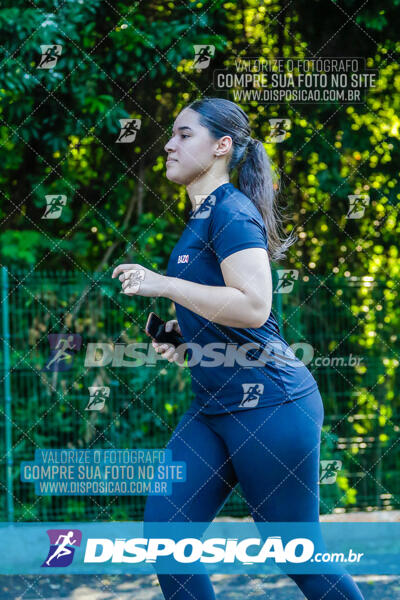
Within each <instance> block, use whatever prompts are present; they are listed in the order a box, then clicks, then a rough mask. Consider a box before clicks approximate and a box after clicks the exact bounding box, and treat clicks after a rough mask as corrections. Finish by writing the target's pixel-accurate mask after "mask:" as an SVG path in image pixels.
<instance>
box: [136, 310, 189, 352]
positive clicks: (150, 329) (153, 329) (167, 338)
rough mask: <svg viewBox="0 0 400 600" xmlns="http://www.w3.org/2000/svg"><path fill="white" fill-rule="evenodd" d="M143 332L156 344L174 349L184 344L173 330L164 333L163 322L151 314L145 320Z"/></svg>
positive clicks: (181, 338)
mask: <svg viewBox="0 0 400 600" xmlns="http://www.w3.org/2000/svg"><path fill="white" fill-rule="evenodd" d="M145 332H146V333H147V335H149V336H150V337H152V338H153V340H155V341H156V342H160V343H166V344H172V345H173V346H175V348H176V347H177V346H180V345H181V344H184V343H185V340H184V339H183V337H182V336H181V335H179V333H178V332H177V331H175V329H173V330H172V331H165V321H163V320H162V319H160V317H159V316H158V315H156V314H155V313H153V312H151V313H150V314H149V316H148V318H147V323H146V327H145Z"/></svg>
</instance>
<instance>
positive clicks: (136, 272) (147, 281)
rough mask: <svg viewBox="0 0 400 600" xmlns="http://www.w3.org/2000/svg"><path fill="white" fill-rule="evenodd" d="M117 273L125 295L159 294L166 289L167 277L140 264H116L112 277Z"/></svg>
mask: <svg viewBox="0 0 400 600" xmlns="http://www.w3.org/2000/svg"><path fill="white" fill-rule="evenodd" d="M117 275H119V280H120V281H122V292H121V293H123V294H126V295H127V296H137V295H138V296H160V295H161V294H162V292H163V291H165V290H166V284H167V281H166V280H167V277H165V275H159V273H155V272H154V271H151V270H150V269H146V267H143V266H142V265H138V264H134V265H118V267H115V269H114V271H113V274H112V278H113V279H114V277H117Z"/></svg>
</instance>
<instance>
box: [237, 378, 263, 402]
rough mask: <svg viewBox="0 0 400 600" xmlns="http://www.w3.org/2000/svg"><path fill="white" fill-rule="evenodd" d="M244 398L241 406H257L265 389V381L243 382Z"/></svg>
mask: <svg viewBox="0 0 400 600" xmlns="http://www.w3.org/2000/svg"><path fill="white" fill-rule="evenodd" d="M242 388H243V398H242V401H241V402H240V404H239V407H240V408H241V407H243V408H244V407H246V408H254V406H257V404H258V401H259V399H260V395H261V394H262V393H263V391H264V384H263V383H242Z"/></svg>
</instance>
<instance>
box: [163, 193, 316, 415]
mask: <svg viewBox="0 0 400 600" xmlns="http://www.w3.org/2000/svg"><path fill="white" fill-rule="evenodd" d="M189 214H190V217H189V221H188V223H187V225H186V227H185V229H184V231H183V233H182V235H181V237H180V239H179V241H178V243H177V244H176V246H175V247H174V249H173V251H172V253H171V256H170V258H169V262H168V267H167V275H168V276H170V277H178V278H181V279H186V280H188V281H194V282H196V283H201V284H204V285H212V286H225V282H224V278H223V276H222V271H221V268H220V263H221V262H222V261H223V260H224V258H226V257H227V256H229V255H230V254H233V253H234V252H238V251H239V250H244V249H245V248H265V249H267V248H268V240H267V231H266V228H265V225H264V222H263V219H262V217H261V214H260V212H259V211H258V209H257V207H256V206H255V205H254V203H253V202H252V201H251V200H250V198H248V196H246V195H245V194H243V193H242V192H240V191H239V190H238V189H237V188H236V187H235V186H234V185H233V184H232V183H224V184H222V185H220V186H219V187H218V188H217V189H216V190H214V191H213V192H212V193H211V194H210V195H209V196H207V198H205V199H204V201H203V202H202V203H201V204H200V205H199V206H198V208H197V209H196V210H194V211H193V210H191V211H190V213H189ZM249 276H250V278H251V265H249ZM175 307H176V316H177V320H178V323H179V326H180V328H181V331H182V335H183V338H184V340H185V342H187V343H189V344H190V346H194V349H193V350H192V349H191V350H189V353H188V366H189V368H190V372H191V379H192V389H193V392H194V394H195V398H194V400H193V404H192V406H193V405H195V406H196V407H198V408H199V410H201V412H204V413H207V414H218V413H226V412H227V410H228V411H237V410H245V409H248V408H255V407H263V406H274V405H277V404H281V403H284V402H290V401H292V400H297V399H298V398H301V397H302V396H305V395H306V394H309V393H311V392H313V391H314V390H315V389H318V386H317V383H316V381H315V379H314V377H313V376H312V375H311V373H310V371H309V370H308V369H307V367H306V366H305V365H304V363H303V362H301V361H300V360H299V359H298V358H297V357H296V356H295V354H294V353H293V351H292V350H291V348H290V347H289V345H288V343H287V342H286V341H285V340H284V339H283V338H282V337H281V335H280V330H279V326H278V323H277V321H276V318H275V316H274V314H273V313H272V311H271V313H270V315H269V317H268V319H267V320H266V321H265V323H264V324H263V325H262V326H261V327H258V328H254V329H253V328H247V327H246V328H245V327H227V326H226V325H220V324H219V323H215V322H212V321H208V320H207V319H205V318H203V317H201V316H200V315H198V314H197V313H196V312H193V311H191V310H189V309H187V308H185V307H184V306H182V305H181V304H178V303H175ZM195 344H197V345H198V346H195ZM244 344H247V346H245V347H244ZM213 364H214V366H212V365H213ZM215 365H216V366H215Z"/></svg>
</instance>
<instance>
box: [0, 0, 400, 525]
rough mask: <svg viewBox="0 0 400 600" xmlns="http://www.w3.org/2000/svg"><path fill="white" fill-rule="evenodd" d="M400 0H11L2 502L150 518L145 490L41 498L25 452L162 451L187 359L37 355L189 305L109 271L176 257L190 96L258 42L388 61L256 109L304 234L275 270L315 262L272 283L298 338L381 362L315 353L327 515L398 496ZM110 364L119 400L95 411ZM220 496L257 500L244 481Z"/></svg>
mask: <svg viewBox="0 0 400 600" xmlns="http://www.w3.org/2000/svg"><path fill="white" fill-rule="evenodd" d="M399 4H400V1H399V0H392V1H391V2H389V1H383V2H380V3H378V2H375V3H368V4H365V5H364V4H362V5H360V4H359V3H356V2H353V1H352V0H343V1H342V2H341V4H340V6H339V5H338V4H337V3H336V2H333V1H330V2H326V1H320V0H312V1H308V2H305V1H303V0H299V1H297V2H296V3H288V4H287V3H286V2H274V1H271V2H267V1H261V2H260V1H254V2H252V1H246V0H241V1H240V2H221V1H219V0H216V1H214V2H189V1H188V2H186V1H185V2H183V3H174V2H158V1H154V2H152V1H150V2H141V3H140V2H136V3H124V2H116V3H109V2H108V1H100V0H95V1H91V0H86V1H85V2H68V1H67V2H58V1H51V2H40V3H38V4H37V6H34V5H33V4H29V3H28V4H27V3H22V2H12V3H11V2H7V1H5V2H3V3H2V7H1V8H0V24H1V31H2V32H1V46H0V54H1V64H2V69H1V72H0V116H1V122H0V152H1V159H2V169H1V172H0V178H1V185H0V198H1V201H0V211H1V237H0V260H1V265H2V267H4V268H3V270H2V279H1V295H2V304H1V310H2V319H1V336H2V341H1V350H2V356H1V369H2V377H1V379H2V381H1V395H2V396H3V399H4V400H3V402H2V404H1V405H0V410H1V421H0V459H1V461H0V462H1V464H0V486H1V488H0V489H1V490H2V492H1V504H0V519H2V520H7V519H10V520H11V519H15V520H21V521H23V520H27V521H34V520H36V519H37V520H58V519H59V520H67V519H71V520H75V519H77V520H79V519H96V518H97V519H99V520H108V519H140V518H141V516H142V509H143V501H144V498H143V497H131V498H122V497H103V498H102V497H91V498H83V497H69V498H68V497H58V498H55V497H39V496H35V494H34V492H33V486H32V485H31V484H27V483H21V482H20V480H19V462H20V461H21V460H32V459H33V454H34V450H35V448H38V447H39V448H51V447H53V448H57V447H58V448H59V447H65V448H73V447H79V448H89V447H99V448H112V447H115V448H124V447H127V448H129V447H130V448H135V447H143V448H146V447H161V446H162V445H163V444H165V442H166V441H167V440H168V438H169V436H170V434H171V432H172V430H173V427H174V426H175V425H176V423H177V420H178V418H179V416H180V415H181V414H183V412H184V409H185V407H186V406H188V403H189V402H190V397H191V396H190V394H191V392H190V378H189V374H188V372H187V369H180V368H179V367H177V366H176V365H170V364H169V363H167V364H166V365H160V364H158V366H157V367H154V368H148V369H145V368H143V369H132V370H129V369H118V368H113V367H105V368H104V369H89V370H87V369H86V368H85V367H84V364H83V357H84V351H83V350H82V351H81V352H80V354H79V358H78V357H77V359H76V360H75V361H74V366H73V369H71V371H69V372H68V373H59V374H58V376H57V377H56V380H53V381H52V379H51V377H49V376H48V375H43V373H41V371H40V369H41V368H42V367H43V364H44V362H45V361H46V359H47V358H48V353H49V345H48V339H47V336H48V334H49V333H59V332H62V331H68V332H75V333H79V334H80V335H81V336H82V339H83V347H86V345H87V343H88V342H91V341H112V342H114V343H115V342H117V343H118V342H128V341H138V340H142V339H144V337H143V326H144V323H145V320H146V316H147V314H148V312H149V310H155V311H156V312H157V311H158V312H159V313H160V314H161V315H162V316H164V317H169V318H173V317H174V313H173V310H172V307H171V303H169V302H168V301H163V300H157V301H154V300H152V299H144V298H135V299H129V298H122V297H121V298H122V299H120V298H119V297H118V291H119V290H118V285H117V284H116V283H115V282H112V281H111V273H112V270H113V268H114V267H115V266H116V265H117V264H120V263H121V262H123V263H140V264H143V265H145V266H146V267H148V268H152V269H154V270H158V271H160V272H165V268H166V265H167V261H168V257H169V254H170V252H171V250H172V248H173V247H174V245H175V243H176V242H177V240H178V239H179V237H180V234H181V232H182V230H183V228H184V226H185V223H186V220H187V218H188V210H189V208H190V202H189V201H188V199H187V198H186V192H185V189H184V188H183V187H181V188H180V187H178V186H177V185H175V184H172V183H171V182H169V181H168V180H167V179H166V177H165V170H164V163H165V152H164V150H163V148H164V145H165V143H166V141H167V139H168V135H169V131H170V128H171V126H172V123H173V121H174V119H175V117H176V116H177V114H178V113H179V111H180V110H181V109H182V108H183V107H184V106H185V105H186V104H187V103H188V102H190V101H191V100H194V99H195V98H199V97H202V96H205V95H211V96H212V95H216V94H215V92H214V89H213V77H212V72H213V71H214V70H215V69H223V68H225V67H226V66H227V64H228V63H231V62H232V60H233V59H234V57H247V56H253V57H254V56H264V57H268V58H271V59H272V58H277V57H296V58H304V57H309V56H315V57H317V56H318V57H347V56H348V57H350V56H358V57H365V60H366V66H367V67H368V68H369V69H375V70H378V72H379V79H378V85H377V86H376V87H375V88H373V89H371V90H369V91H368V92H367V94H366V98H365V102H363V103H362V104H354V105H349V104H343V105H341V104H340V103H331V104H328V103H325V104H284V105H260V104H258V103H257V102H248V103H247V104H243V105H242V107H243V109H244V110H245V111H246V112H247V114H248V115H249V118H250V121H251V125H252V129H253V137H256V138H258V139H261V140H263V141H265V148H266V150H267V152H268V153H269V155H270V156H271V160H272V161H273V162H274V164H275V165H276V167H277V169H278V171H279V174H280V178H281V182H282V192H281V196H280V199H281V200H280V201H281V205H282V207H283V208H284V209H285V210H286V211H287V214H288V218H287V224H286V226H285V231H286V233H287V234H288V233H289V232H290V231H291V230H293V229H294V230H295V232H296V234H297V235H298V236H299V240H298V242H297V243H296V244H295V245H294V246H292V247H291V249H290V251H289V253H288V257H287V259H286V260H285V261H284V263H281V264H279V265H275V264H274V265H272V267H273V271H274V281H275V282H276V280H277V279H276V278H277V273H276V270H277V269H278V268H285V269H289V268H291V269H297V270H298V271H299V280H298V282H297V283H296V285H295V287H294V290H293V292H291V293H290V294H274V304H273V310H274V311H275V314H276V315H277V317H278V318H279V322H280V324H281V327H282V332H283V335H284V337H286V339H287V341H288V342H289V343H291V344H293V343H298V342H307V343H309V344H311V345H312V346H313V347H314V351H315V356H316V357H317V356H318V357H327V356H331V357H332V356H333V357H345V358H346V359H347V358H348V356H349V355H350V353H352V354H353V355H357V356H360V357H362V359H363V360H362V362H361V365H360V366H359V367H356V368H355V367H352V366H343V365H339V366H332V365H330V366H326V367H321V366H319V367H317V366H313V365H312V364H311V365H310V369H311V371H312V373H313V375H314V377H315V378H316V379H317V381H318V383H319V385H320V391H321V394H322V397H323V400H324V406H325V422H324V435H323V440H322V445H321V458H322V459H333V458H336V459H338V460H341V461H342V462H343V467H342V470H341V471H340V473H339V474H338V477H337V481H336V483H335V484H334V485H321V487H320V491H321V512H332V511H335V510H336V511H338V510H352V509H357V508H363V509H368V510H372V509H376V508H393V507H399V506H400V498H399V494H400V489H399V487H400V484H399V478H398V476H396V475H397V474H398V471H399V466H400V458H399V451H398V441H399V418H398V417H399V406H400V401H399V398H398V389H399V375H398V366H399V349H400V348H399V340H398V331H399V321H400V312H399V310H398V293H397V288H398V284H399V260H398V234H399V228H400V226H399V224H398V219H397V210H398V208H397V207H398V201H399V193H400V190H399V181H398V180H399V170H398V165H399V131H398V127H399V94H398V90H399V86H400V76H399V66H398V49H399V42H398V32H397V29H398V28H397V25H396V15H397V12H398V5H399ZM322 10H323V16H322ZM43 44H61V45H62V48H63V50H62V54H61V56H60V58H59V59H58V63H57V67H56V68H54V69H37V65H38V63H39V59H40V54H41V53H40V45H43ZM194 44H211V45H214V46H215V56H214V57H213V58H212V66H211V67H210V68H209V69H205V70H202V71H199V72H197V71H194V70H193V68H192V66H193V56H194V52H193V45H194ZM274 117H284V118H289V119H290V120H291V122H292V125H291V129H290V135H289V136H288V138H287V139H286V140H285V141H284V143H281V144H272V143H267V139H268V136H269V133H270V125H269V121H268V119H270V118H274ZM124 118H135V119H140V120H141V128H140V130H139V132H138V134H137V137H136V140H135V141H134V142H133V143H131V144H119V143H116V140H117V138H118V135H119V132H120V123H119V119H124ZM362 193H364V194H368V195H369V197H370V203H369V205H368V207H367V208H366V211H365V215H364V217H363V218H360V219H348V218H347V217H346V214H347V212H348V195H349V194H362ZM50 194H63V195H65V196H66V197H67V203H66V206H65V207H64V208H63V211H62V215H61V216H60V218H58V219H54V220H51V219H42V216H43V212H44V207H45V196H46V195H50ZM8 336H9V337H8ZM95 380H96V381H97V382H101V384H103V385H109V386H110V388H111V395H110V400H109V402H107V404H106V408H105V409H104V410H103V411H101V412H97V411H93V412H85V410H84V407H85V406H86V403H87V399H88V390H87V387H88V386H90V385H96V383H93V382H94V381H95ZM3 392H4V393H3ZM223 513H224V514H230V515H236V516H243V515H246V514H248V511H247V507H246V505H245V503H244V501H243V498H242V495H241V493H240V490H238V491H235V492H234V493H233V495H232V497H231V499H230V500H229V501H228V503H227V504H226V505H225V507H224V509H223Z"/></svg>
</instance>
